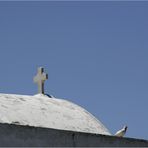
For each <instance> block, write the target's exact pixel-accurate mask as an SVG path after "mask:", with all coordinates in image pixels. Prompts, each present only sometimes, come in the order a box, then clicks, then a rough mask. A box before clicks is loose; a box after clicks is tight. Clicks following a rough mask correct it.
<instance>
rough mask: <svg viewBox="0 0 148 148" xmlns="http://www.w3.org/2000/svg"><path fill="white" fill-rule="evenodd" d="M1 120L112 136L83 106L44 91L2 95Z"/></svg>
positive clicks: (0, 95)
mask: <svg viewBox="0 0 148 148" xmlns="http://www.w3.org/2000/svg"><path fill="white" fill-rule="evenodd" d="M0 123H9V124H20V125H29V126H35V127H44V128H53V129H61V130H69V131H77V132H86V133H96V134H104V135H110V133H109V131H108V130H107V128H105V126H104V125H103V124H102V123H101V122H100V121H99V120H97V119H96V118H95V117H94V116H93V115H92V114H90V113H89V112H87V111H86V110H85V109H84V108H82V107H80V106H78V105H76V104H74V103H71V102H69V101H66V100H63V99H56V98H54V97H53V98H50V97H48V96H46V95H42V94H38V95H35V96H27V95H14V94H0Z"/></svg>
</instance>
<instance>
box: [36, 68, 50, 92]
mask: <svg viewBox="0 0 148 148" xmlns="http://www.w3.org/2000/svg"><path fill="white" fill-rule="evenodd" d="M47 79H48V74H46V73H44V68H43V67H39V68H38V72H37V75H36V76H35V77H34V79H33V80H34V82H35V83H37V84H38V93H39V94H44V82H45V80H47Z"/></svg>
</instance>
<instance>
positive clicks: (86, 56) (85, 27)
mask: <svg viewBox="0 0 148 148" xmlns="http://www.w3.org/2000/svg"><path fill="white" fill-rule="evenodd" d="M147 18H148V2H146V1H145V2H144V1H143V2H117V1H116V2H101V1H98V2H97V1H96V2H89V1H88V2H68V1H66V2H52V1H49V2H0V68H1V73H0V92H1V93H14V94H26V95H28V94H29V95H34V94H36V93H37V86H36V85H35V84H34V83H33V76H34V75H35V74H36V71H37V67H39V66H43V67H44V68H45V71H46V72H47V73H48V74H49V79H48V81H46V83H45V84H46V86H45V88H46V93H48V94H52V95H54V96H56V97H58V98H66V99H67V100H70V101H72V102H74V103H77V104H79V105H80V106H82V107H84V108H85V109H87V110H88V111H89V112H91V113H92V114H93V115H95V116H96V117H97V118H98V119H99V120H101V121H102V122H103V123H104V125H105V126H106V127H107V128H108V129H109V130H110V132H111V133H113V134H114V133H115V132H116V131H117V130H118V129H120V128H122V126H123V125H124V124H126V125H128V132H127V135H126V136H127V137H135V138H143V139H148V127H147V125H148V117H147V113H148V41H147V40H148V27H147V26H148V19H147Z"/></svg>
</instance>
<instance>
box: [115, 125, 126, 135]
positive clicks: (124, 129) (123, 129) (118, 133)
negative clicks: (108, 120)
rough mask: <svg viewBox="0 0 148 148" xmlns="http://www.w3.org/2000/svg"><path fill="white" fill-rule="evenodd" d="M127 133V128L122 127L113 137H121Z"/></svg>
mask: <svg viewBox="0 0 148 148" xmlns="http://www.w3.org/2000/svg"><path fill="white" fill-rule="evenodd" d="M126 131H127V126H124V127H123V128H122V129H121V130H119V131H117V132H116V134H115V136H117V137H123V136H124V135H125V133H126Z"/></svg>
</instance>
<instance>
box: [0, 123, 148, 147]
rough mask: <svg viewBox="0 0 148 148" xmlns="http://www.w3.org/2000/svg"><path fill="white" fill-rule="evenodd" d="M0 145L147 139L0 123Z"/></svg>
mask: <svg viewBox="0 0 148 148" xmlns="http://www.w3.org/2000/svg"><path fill="white" fill-rule="evenodd" d="M0 146H5V147H6V146H14V147H17V146H19V147H20V146H28V147H31V146H36V147H37V146H40V147H43V146H47V147H49V146H52V147H53V146H56V147H57V146H59V147H62V146H64V147H65V146H68V147H73V146H78V147H81V146H85V147H88V146H91V147H93V146H106V147H107V146H112V147H116V146H118V147H119V146H128V147H130V146H134V147H142V146H145V147H146V146H148V141H146V140H139V139H132V138H118V137H114V136H105V135H98V134H97V135H96V134H88V133H80V132H72V131H63V130H55V129H46V128H36V127H30V126H21V125H13V124H2V123H0Z"/></svg>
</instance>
